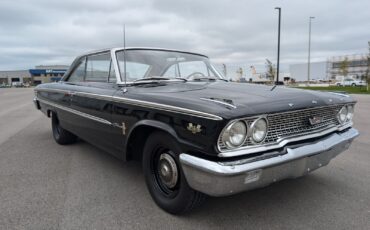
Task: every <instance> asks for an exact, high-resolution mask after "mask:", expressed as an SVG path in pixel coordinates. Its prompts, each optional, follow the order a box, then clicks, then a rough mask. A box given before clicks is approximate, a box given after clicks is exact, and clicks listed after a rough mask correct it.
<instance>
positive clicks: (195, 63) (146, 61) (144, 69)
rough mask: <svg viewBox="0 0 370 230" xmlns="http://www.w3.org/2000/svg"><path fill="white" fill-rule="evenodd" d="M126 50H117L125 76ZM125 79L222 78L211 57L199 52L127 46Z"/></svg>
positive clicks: (122, 73) (122, 75)
mask: <svg viewBox="0 0 370 230" xmlns="http://www.w3.org/2000/svg"><path fill="white" fill-rule="evenodd" d="M123 53H124V52H123V51H118V52H117V60H118V64H119V69H120V72H121V78H122V81H123V80H124V79H123V78H124V76H125V74H124V69H125V68H124V57H123ZM125 54H126V57H125V58H126V81H127V82H134V81H137V80H139V79H146V78H148V79H149V78H160V77H162V78H163V79H176V78H183V79H187V80H197V79H198V80H199V79H222V77H221V75H220V74H219V73H218V72H217V70H216V69H215V68H214V67H213V66H212V65H211V64H210V62H209V59H208V58H206V57H204V56H201V55H196V54H189V53H182V52H175V51H163V50H126V51H125Z"/></svg>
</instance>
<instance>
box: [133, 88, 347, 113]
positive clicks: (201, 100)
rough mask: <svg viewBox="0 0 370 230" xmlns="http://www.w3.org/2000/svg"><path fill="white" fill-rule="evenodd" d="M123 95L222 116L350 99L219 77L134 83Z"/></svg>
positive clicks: (341, 95) (282, 109)
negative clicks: (220, 79)
mask: <svg viewBox="0 0 370 230" xmlns="http://www.w3.org/2000/svg"><path fill="white" fill-rule="evenodd" d="M127 96H129V97H131V98H134V99H138V100H145V101H151V102H155V103H161V104H167V105H171V106H178V107H182V108H187V109H193V110H198V111H201V112H206V113H211V114H215V115H218V116H221V117H223V118H226V119H230V118H237V117H244V116H253V115H258V114H266V113H274V112H282V111H288V110H297V109H304V108H310V107H317V106H326V105H333V104H339V103H346V102H352V101H353V100H352V98H351V97H349V96H348V95H343V94H338V93H328V92H320V91H311V90H301V89H295V88H288V87H284V86H276V87H273V86H265V85H256V84H248V83H233V82H222V81H217V82H186V83H167V84H166V83H163V84H161V85H158V84H154V85H143V86H136V87H134V88H132V89H131V90H129V93H128V95H127ZM148 99H149V100H148Z"/></svg>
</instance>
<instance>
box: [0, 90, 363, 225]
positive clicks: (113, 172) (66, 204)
mask: <svg viewBox="0 0 370 230" xmlns="http://www.w3.org/2000/svg"><path fill="white" fill-rule="evenodd" d="M354 97H355V98H356V99H357V100H358V104H357V107H356V114H355V127H356V128H357V129H359V130H360V133H361V136H360V137H358V138H357V139H356V140H355V141H354V143H353V144H352V146H351V148H350V149H349V150H348V151H346V152H345V153H343V154H341V155H339V156H338V157H337V158H335V159H334V160H333V161H332V162H331V163H330V164H329V165H328V166H327V167H324V168H321V169H319V170H317V171H315V172H313V173H312V174H310V175H308V176H306V177H303V178H299V179H295V180H286V181H282V182H279V183H276V184H273V185H271V186H268V187H266V188H262V189H258V190H254V191H250V192H246V193H242V194H238V195H234V196H231V197H224V198H209V199H208V201H207V202H206V204H205V205H204V206H202V207H201V208H200V209H197V210H195V211H194V212H192V213H190V214H188V215H186V216H172V215H169V214H167V213H165V212H164V211H162V210H161V209H159V208H158V207H157V206H156V205H155V204H154V202H153V201H152V199H151V197H150V195H149V193H148V191H147V189H146V186H145V182H144V178H143V174H142V173H141V167H140V164H139V163H136V162H127V163H123V162H120V161H119V160H117V159H115V158H114V157H111V156H110V155H108V154H106V153H104V152H103V151H101V150H99V149H97V148H95V147H93V146H92V145H90V144H88V143H86V142H82V141H80V142H78V143H76V144H74V145H70V146H60V145H58V144H56V143H55V142H54V140H53V138H52V134H51V127H50V119H48V118H46V117H45V116H44V115H43V114H42V113H41V112H39V111H37V110H36V109H35V108H34V106H33V104H32V98H33V89H0V229H370V115H369V114H370V96H354Z"/></svg>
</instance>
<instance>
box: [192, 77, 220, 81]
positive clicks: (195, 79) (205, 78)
mask: <svg viewBox="0 0 370 230" xmlns="http://www.w3.org/2000/svg"><path fill="white" fill-rule="evenodd" d="M201 80H209V81H216V80H217V78H215V77H195V78H193V81H201Z"/></svg>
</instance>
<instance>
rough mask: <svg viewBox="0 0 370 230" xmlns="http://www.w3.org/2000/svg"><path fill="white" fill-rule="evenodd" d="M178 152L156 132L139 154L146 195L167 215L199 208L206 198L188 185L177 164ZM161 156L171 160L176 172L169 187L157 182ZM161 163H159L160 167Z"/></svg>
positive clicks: (164, 135) (173, 142) (173, 143)
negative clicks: (174, 164)
mask: <svg viewBox="0 0 370 230" xmlns="http://www.w3.org/2000/svg"><path fill="white" fill-rule="evenodd" d="M179 153H181V149H180V147H179V145H178V144H177V141H176V140H175V139H174V138H173V137H171V136H170V135H168V134H167V133H165V132H160V131H158V132H154V133H153V134H151V135H150V136H149V138H148V140H147V141H146V143H145V146H144V152H143V162H142V163H143V171H144V176H145V182H146V185H147V187H148V190H149V192H150V195H151V196H152V198H153V200H154V201H155V202H156V204H157V205H158V206H159V207H160V208H162V209H163V210H165V211H166V212H169V213H171V214H183V213H186V212H189V211H191V210H192V209H194V208H196V207H198V206H200V205H201V204H202V203H203V202H204V201H205V198H206V195H205V194H203V193H200V192H198V191H195V190H194V189H192V188H190V186H189V185H188V183H187V181H186V179H185V176H184V173H183V171H182V169H181V166H180V164H179ZM164 155H166V156H167V157H169V158H172V160H173V161H174V162H175V163H176V167H177V169H178V170H177V172H178V173H177V180H176V183H175V185H172V186H173V187H171V188H169V187H168V186H167V185H166V184H165V182H163V179H161V176H162V177H163V174H162V175H160V174H161V172H162V171H161V172H160V170H159V168H160V165H163V158H161V156H164ZM161 161H162V164H160V162H161ZM174 162H172V163H174ZM169 165H170V164H169ZM170 166H171V165H170ZM169 168H170V169H171V167H169ZM173 171H174V170H173ZM170 172H172V171H170ZM172 175H173V174H172Z"/></svg>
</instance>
